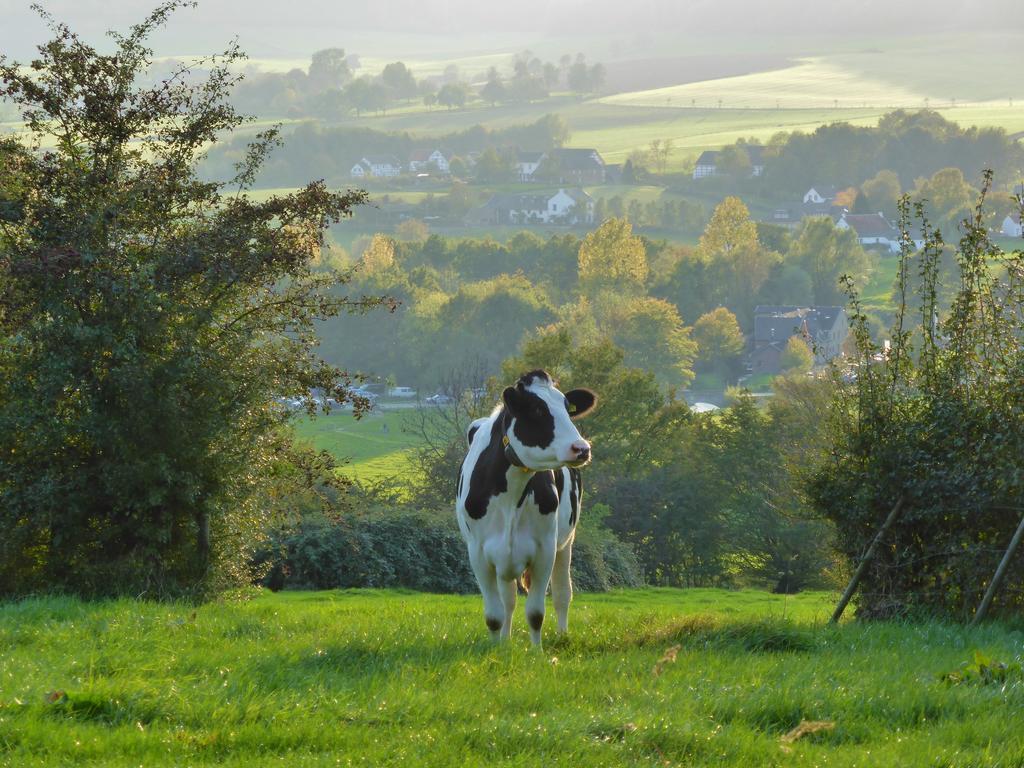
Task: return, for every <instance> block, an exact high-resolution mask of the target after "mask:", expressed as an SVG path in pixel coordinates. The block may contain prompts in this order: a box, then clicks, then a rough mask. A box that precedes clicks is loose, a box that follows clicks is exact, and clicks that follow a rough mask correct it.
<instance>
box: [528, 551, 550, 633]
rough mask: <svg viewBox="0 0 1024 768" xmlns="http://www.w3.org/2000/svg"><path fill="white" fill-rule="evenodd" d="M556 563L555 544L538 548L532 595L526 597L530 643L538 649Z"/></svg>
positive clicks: (531, 583) (532, 578)
mask: <svg viewBox="0 0 1024 768" xmlns="http://www.w3.org/2000/svg"><path fill="white" fill-rule="evenodd" d="M554 563H555V542H554V540H552V541H551V542H550V543H549V544H544V545H542V546H540V547H538V548H537V555H536V557H534V559H533V564H532V565H531V566H530V594H529V595H527V596H526V621H527V623H528V624H529V625H530V642H532V643H533V644H534V645H535V646H537V647H538V648H539V647H540V645H541V642H540V630H541V627H543V626H544V593H545V592H547V591H548V582H549V581H551V569H552V567H553V566H554Z"/></svg>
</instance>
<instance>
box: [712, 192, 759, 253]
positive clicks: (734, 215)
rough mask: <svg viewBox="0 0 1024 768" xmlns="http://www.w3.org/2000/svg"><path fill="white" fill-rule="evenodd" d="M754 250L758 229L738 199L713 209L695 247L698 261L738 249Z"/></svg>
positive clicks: (723, 202) (734, 198)
mask: <svg viewBox="0 0 1024 768" xmlns="http://www.w3.org/2000/svg"><path fill="white" fill-rule="evenodd" d="M757 247H758V240H757V225H756V224H754V222H753V221H751V219H750V211H749V210H748V209H747V206H745V205H744V204H743V201H742V200H740V199H739V198H738V197H727V198H725V199H724V200H723V201H722V202H721V203H719V204H718V205H717V206H716V207H715V211H714V213H712V214H711V220H710V221H709V222H708V225H707V227H705V229H704V234H702V235H701V237H700V241H699V242H698V244H697V250H698V252H699V253H700V255H701V257H703V258H705V259H708V260H709V261H713V260H715V259H716V258H720V257H722V256H724V255H727V254H728V253H730V252H731V251H734V250H737V249H739V248H748V249H750V248H757Z"/></svg>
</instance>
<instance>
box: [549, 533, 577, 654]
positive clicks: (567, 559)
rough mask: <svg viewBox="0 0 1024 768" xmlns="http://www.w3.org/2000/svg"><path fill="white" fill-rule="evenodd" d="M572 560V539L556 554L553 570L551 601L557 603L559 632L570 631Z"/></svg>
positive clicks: (556, 613)
mask: <svg viewBox="0 0 1024 768" xmlns="http://www.w3.org/2000/svg"><path fill="white" fill-rule="evenodd" d="M571 562H572V541H571V540H570V541H569V543H568V544H566V545H565V546H564V547H562V548H561V549H560V550H559V551H558V552H557V553H556V554H555V567H554V568H553V569H552V571H551V602H552V603H554V604H555V615H556V616H558V634H560V635H561V634H565V633H566V632H568V631H569V603H570V602H572V577H571V576H570V575H569V565H570V563H571Z"/></svg>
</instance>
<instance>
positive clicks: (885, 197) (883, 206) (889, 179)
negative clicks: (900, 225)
mask: <svg viewBox="0 0 1024 768" xmlns="http://www.w3.org/2000/svg"><path fill="white" fill-rule="evenodd" d="M860 190H861V192H863V193H864V195H865V196H866V197H867V198H868V199H870V200H871V203H872V207H871V208H870V209H868V210H864V211H859V212H863V213H877V212H878V211H882V212H883V213H885V214H887V215H889V216H895V215H896V204H897V202H898V201H899V199H900V194H901V192H902V189H901V188H900V177H899V176H897V175H896V174H895V173H894V172H893V171H890V170H888V169H885V168H883V169H882V170H880V171H879V172H878V173H876V174H875V175H874V176H872V177H871V178H870V179H868V180H867V181H865V182H864V183H863V184H861V186H860ZM857 202H858V204H860V197H859V196H858V198H857Z"/></svg>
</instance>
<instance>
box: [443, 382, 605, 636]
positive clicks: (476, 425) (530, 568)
mask: <svg viewBox="0 0 1024 768" xmlns="http://www.w3.org/2000/svg"><path fill="white" fill-rule="evenodd" d="M501 400H502V402H501V403H499V404H498V406H497V407H496V408H495V409H494V411H493V412H492V413H491V415H490V416H488V417H487V418H485V419H477V420H476V421H474V422H473V423H472V424H471V425H470V427H469V430H468V433H467V438H468V441H469V452H468V453H467V455H466V458H465V460H464V461H463V462H462V470H461V472H460V473H459V489H458V498H457V499H456V502H455V514H456V516H457V517H458V521H459V528H460V529H461V530H462V536H463V538H465V540H466V546H467V548H468V549H469V561H470V563H471V564H472V566H473V573H474V574H475V575H476V580H477V583H478V584H479V585H480V592H481V593H482V594H483V598H484V619H485V620H486V622H487V628H488V629H489V630H490V631H491V637H492V638H493V639H496V640H498V639H500V640H507V639H508V637H509V634H510V633H511V630H512V612H513V610H514V609H515V604H516V580H517V578H519V576H520V575H521V574H523V573H524V572H525V573H526V574H527V575H528V577H529V581H530V584H531V586H530V591H529V594H528V595H527V597H526V619H527V622H528V623H529V625H530V640H531V641H532V642H533V644H534V645H540V638H541V626H542V625H543V623H544V593H545V592H546V590H547V586H548V582H549V581H550V583H551V597H552V602H553V603H554V606H555V612H556V614H557V615H558V631H559V632H565V631H567V630H568V628H569V601H570V600H571V599H572V581H571V580H570V578H569V563H570V561H571V560H572V542H573V537H574V536H575V532H576V522H577V521H578V520H579V514H580V502H581V497H582V493H583V484H582V482H581V479H580V467H582V466H584V465H585V464H587V463H588V462H589V461H590V443H588V442H587V441H586V440H584V439H583V437H582V436H581V435H580V433H579V430H577V429H576V425H575V424H573V423H572V419H575V418H579V417H580V416H583V415H585V414H586V413H587V412H589V411H590V410H591V409H592V408H593V407H594V404H595V402H596V401H597V397H596V396H595V395H594V393H593V392H591V391H590V390H587V389H574V390H572V391H570V392H566V393H565V394H562V393H561V392H559V391H558V389H557V387H556V386H555V383H554V382H553V381H552V380H551V377H550V376H549V375H548V374H547V373H546V372H545V371H531V372H530V373H527V374H525V375H524V376H522V377H521V378H520V379H519V381H518V382H517V383H516V385H515V386H514V387H506V389H505V391H504V392H503V393H502V396H501Z"/></svg>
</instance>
